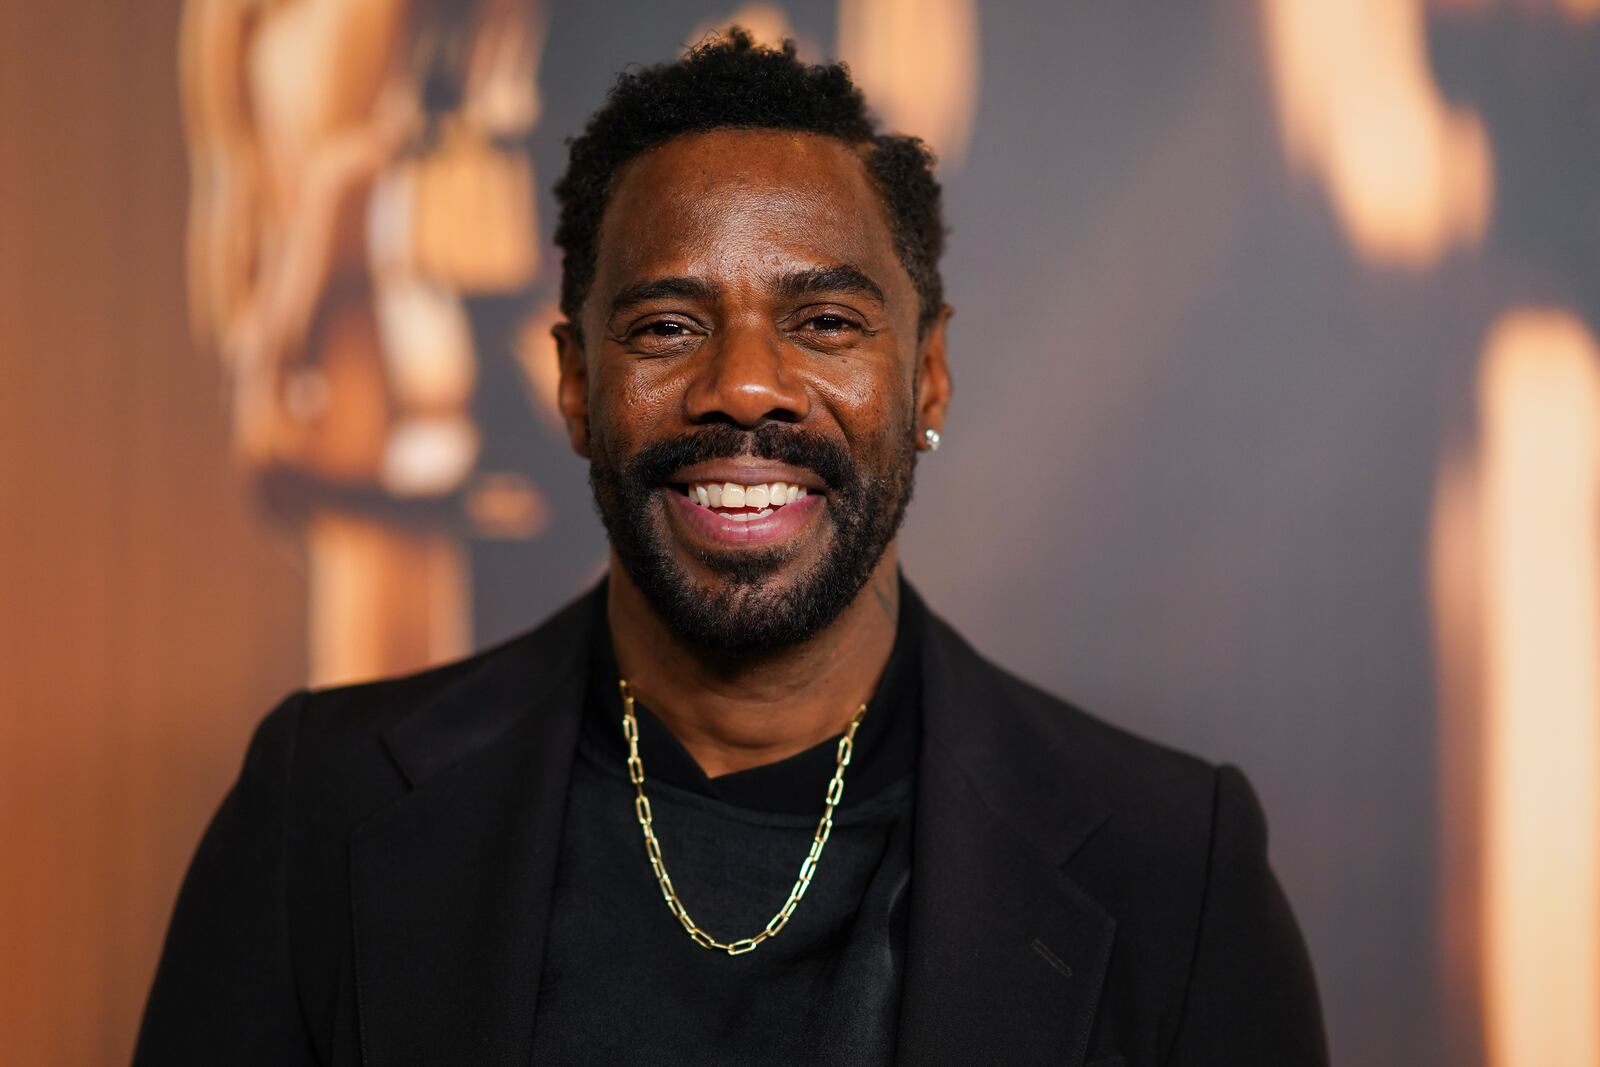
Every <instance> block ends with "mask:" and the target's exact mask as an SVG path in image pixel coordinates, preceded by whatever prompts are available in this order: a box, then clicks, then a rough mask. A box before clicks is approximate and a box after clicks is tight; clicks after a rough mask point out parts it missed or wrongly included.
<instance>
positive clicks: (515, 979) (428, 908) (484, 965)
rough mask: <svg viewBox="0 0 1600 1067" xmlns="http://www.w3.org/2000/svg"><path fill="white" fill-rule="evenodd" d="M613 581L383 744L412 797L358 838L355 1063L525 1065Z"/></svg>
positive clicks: (479, 662)
mask: <svg viewBox="0 0 1600 1067" xmlns="http://www.w3.org/2000/svg"><path fill="white" fill-rule="evenodd" d="M603 595H604V586H603V585H602V586H601V588H600V590H597V591H596V592H594V593H591V594H589V595H587V596H585V597H583V598H582V599H581V600H579V601H577V602H576V603H575V604H573V605H572V606H570V607H569V608H567V609H566V610H564V611H562V612H561V613H560V614H558V615H556V616H555V617H553V618H552V619H551V620H550V621H549V622H547V623H545V624H544V625H543V626H541V627H539V628H538V629H536V630H534V631H533V632H532V633H530V634H527V635H524V636H523V637H520V638H518V639H516V640H514V641H512V642H510V643H508V644H506V645H503V646H501V647H500V648H498V649H495V650H493V651H491V652H488V653H485V654H483V655H481V656H479V657H477V659H476V660H475V661H474V662H473V663H472V664H471V665H469V666H468V667H467V668H466V669H465V673H463V674H462V675H460V676H458V677H457V678H455V679H454V680H453V681H452V682H451V683H449V684H447V685H446V686H445V687H444V688H443V689H441V690H439V691H438V692H437V693H436V694H435V695H434V696H433V697H432V698H431V699H429V700H428V701H427V702H425V703H424V704H422V705H421V706H420V707H419V708H418V709H417V710H416V711H415V712H413V713H412V714H411V715H409V716H407V717H406V718H405V719H403V720H401V721H400V722H399V723H398V724H396V725H395V726H394V727H392V728H391V729H390V731H389V732H388V733H387V734H386V735H385V736H384V739H383V740H384V744H385V746H386V747H387V748H388V750H389V753H390V755H391V756H392V757H393V759H394V761H395V763H396V764H397V765H398V766H399V767H400V770H401V772H402V773H403V774H404V775H405V777H406V779H407V781H408V782H409V783H410V784H411V785H412V787H413V788H412V790H411V791H410V792H408V793H406V794H404V795H403V796H401V797H400V799H398V800H397V801H395V802H394V803H393V804H391V805H389V806H388V807H386V808H384V809H382V810H381V811H379V812H378V813H377V814H376V815H374V816H373V817H371V818H369V819H368V820H366V821H365V822H363V823H362V824H361V825H360V826H359V827H357V829H356V831H355V833H354V835H353V838H352V841H351V858H350V865H351V870H350V884H351V894H352V905H353V908H354V915H353V919H354V926H355V951H356V997H357V1000H356V1005H357V1012H358V1014H359V1018H360V1032H361V1042H362V1060H363V1063H364V1064H367V1065H368V1067H384V1065H392V1064H402V1063H407V1064H409V1063H499V1064H523V1063H528V1062H529V1061H530V1059H531V1057H532V1047H533V1046H532V1038H533V1018H534V1014H533V1013H534V1010H535V1005H536V1001H537V997H538V992H539V989H538V985H539V974H540V969H541V963H542V960H543V956H544V941H545V930H546V927H547V926H548V921H549V908H550V898H551V891H552V887H553V885H554V879H555V873H556V862H557V860H558V858H559V850H560V844H561V824H562V819H563V817H564V815H565V811H566V798H567V783H568V778H569V775H570V773H571V768H572V760H573V754H574V751H575V748H576V745H577V736H578V723H579V717H580V712H581V709H582V702H583V695H584V683H585V680H586V678H587V664H588V649H589V645H590V641H591V636H590V635H591V632H592V625H593V612H594V611H595V610H596V608H597V607H598V605H599V599H598V598H599V597H600V596H603Z"/></svg>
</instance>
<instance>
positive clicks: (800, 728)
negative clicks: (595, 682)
mask: <svg viewBox="0 0 1600 1067" xmlns="http://www.w3.org/2000/svg"><path fill="white" fill-rule="evenodd" d="M606 598H607V604H606V606H607V611H608V613H609V616H610V622H611V641H612V645H613V647H614V648H615V650H616V656H617V664H618V666H619V667H620V668H621V670H622V673H623V676H624V677H626V678H627V679H628V684H629V686H630V687H631V688H632V689H633V691H634V692H635V693H636V694H637V695H638V697H639V700H640V701H641V702H642V703H643V704H644V705H646V706H647V707H649V709H650V711H651V712H652V713H653V714H654V715H655V716H656V717H657V718H658V719H660V720H661V721H662V722H663V723H664V724H666V727H667V729H669V730H671V731H672V733H673V735H674V736H675V737H676V738H677V739H678V741H679V743H680V744H682V745H683V747H684V748H685V749H686V750H687V751H688V753H689V754H690V755H691V756H693V757H694V759H695V762H697V763H699V764H700V767H701V769H702V770H704V771H705V773H706V775H707V776H708V777H712V778H715V777H717V776H718V775H722V774H729V773H732V772H734V771H742V770H747V769H749V768H751V767H759V766H762V765H764V764H767V763H773V762H776V761H778V760H781V759H786V758H787V757H789V756H792V755H794V754H795V753H797V752H804V751H805V750H806V749H808V748H811V747H812V746H814V745H817V744H820V743H821V742H823V741H825V740H827V739H828V738H830V737H833V736H835V735H837V734H839V733H840V732H842V731H843V730H844V728H845V727H846V725H848V724H849V722H850V719H851V717H852V716H853V715H854V714H855V712H856V709H857V708H858V707H859V706H860V705H861V703H862V702H863V701H865V700H867V699H868V698H869V697H870V696H871V695H872V692H873V688H874V687H875V686H876V685H877V683H878V679H879V677H880V676H881V675H882V674H883V668H884V664H885V663H887V662H888V659H889V653H890V651H891V649H892V648H893V647H894V638H895V627H896V625H897V623H898V621H899V617H900V583H899V577H898V572H897V570H896V552H895V546H894V545H892V544H891V545H890V546H889V550H888V551H887V552H885V553H884V557H883V559H882V560H881V561H879V563H878V566H877V567H876V568H875V569H874V570H873V572H872V577H870V578H869V579H868V580H867V584H866V585H864V586H863V587H862V589H861V592H860V593H859V594H857V596H856V598H855V599H854V600H853V601H851V603H850V605H849V606H848V607H846V608H845V610H844V611H843V612H842V613H841V614H840V615H839V617H838V618H837V619H835V620H834V621H833V622H832V623H831V624H829V625H828V627H827V628H826V629H824V630H822V631H821V632H819V633H818V634H817V635H816V636H814V637H812V638H811V639H810V640H808V641H805V642H803V643H801V644H799V645H795V646H792V647H790V648H786V649H782V650H780V651H777V652H770V653H764V654H761V655H730V654H727V653H721V652H717V651H714V650H710V649H705V648H700V647H696V646H693V645H690V644H687V643H685V642H684V641H683V640H682V638H680V637H679V636H678V635H677V634H676V633H674V632H673V631H672V630H671V629H670V628H669V627H668V626H667V624H666V622H665V621H664V620H663V619H662V618H661V616H660V615H658V614H657V613H656V611H655V609H654V608H653V607H651V605H650V603H649V602H648V601H647V600H646V599H645V597H644V594H643V593H642V592H641V591H640V590H639V587H638V586H636V585H634V584H633V581H632V579H630V578H629V577H628V574H627V572H626V570H624V569H623V567H622V566H621V565H620V564H619V562H618V561H617V559H616V558H615V556H613V557H612V561H611V581H610V582H609V583H608V589H607V593H606Z"/></svg>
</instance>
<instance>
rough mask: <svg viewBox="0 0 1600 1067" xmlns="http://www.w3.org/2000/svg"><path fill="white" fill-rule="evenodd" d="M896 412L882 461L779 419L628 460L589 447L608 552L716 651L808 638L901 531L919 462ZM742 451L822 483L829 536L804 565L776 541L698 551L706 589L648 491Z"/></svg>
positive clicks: (766, 647) (668, 614)
mask: <svg viewBox="0 0 1600 1067" xmlns="http://www.w3.org/2000/svg"><path fill="white" fill-rule="evenodd" d="M904 421H905V423H906V425H904V426H897V427H894V428H893V431H892V435H891V436H890V437H889V438H888V440H889V446H888V452H889V455H888V456H886V457H885V460H886V464H885V469H884V470H882V471H881V472H873V471H864V470H861V469H859V468H858V467H857V466H856V465H855V464H853V463H852V462H851V459H850V454H849V453H848V452H847V451H846V450H845V449H844V448H843V446H841V445H838V444H835V443H834V442H832V441H830V440H828V439H827V438H825V437H823V436H821V435H819V434H816V433H812V432H810V431H808V430H797V429H792V428H788V427H786V426H784V425H783V424H781V423H766V424H763V425H762V426H760V427H758V428H757V429H755V430H741V429H738V428H737V427H734V426H730V425H727V424H718V425H714V426H709V427H707V428H706V429H703V430H695V431H692V432H690V433H686V434H683V435H681V436H679V437H674V438H672V439H670V440H667V441H661V442H658V443H656V444H653V445H650V446H648V447H646V448H644V449H643V450H641V451H640V452H639V454H638V455H636V456H634V457H633V458H632V459H630V460H628V461H627V462H625V463H618V462H615V461H614V460H613V459H612V458H611V456H610V455H609V454H608V453H607V451H606V450H605V448H604V447H592V448H591V455H592V456H593V457H594V458H593V460H592V461H591V462H590V464H589V485H590V487H591V488H592V489H593V490H594V499H595V506H596V508H597V509H598V510H599V512H600V521H601V522H603V523H604V524H605V527H606V533H607V535H608V536H609V537H610V539H611V547H612V548H613V549H615V551H616V553H617V558H618V559H620V560H621V561H622V566H623V567H624V569H626V570H627V572H628V576H629V577H630V578H632V579H633V582H634V584H635V585H637V586H638V587H639V588H640V590H642V591H643V592H644V595H645V598H646V599H647V600H649V601H650V604H651V606H652V607H654V608H655V610H656V612H657V613H658V614H659V615H660V616H661V617H662V618H663V619H664V620H666V623H667V625H668V626H670V627H671V628H672V629H673V631H674V632H676V633H677V634H679V635H680V636H681V637H683V639H684V640H685V641H687V642H689V643H690V644H694V645H699V646H703V647H706V648H710V649H714V650H717V651H721V652H732V653H743V654H759V653H764V652H771V651H775V650H778V649H782V648H789V647H791V646H793V645H797V644H799V643H801V642H803V641H805V640H807V639H809V638H811V637H812V636H814V635H815V634H817V633H818V632H819V631H821V630H822V629H823V628H824V627H826V626H827V625H828V624H829V623H831V622H833V620H834V619H836V618H838V617H839V614H840V612H842V611H844V609H845V608H846V607H847V606H848V605H849V604H850V602H851V601H852V600H854V599H855V598H856V594H858V593H860V592H861V587H862V586H864V585H865V584H866V582H867V579H868V578H869V577H871V575H872V571H873V569H874V568H875V567H877V565H878V561H879V560H881V559H882V558H883V553H884V551H885V550H886V549H887V548H888V547H889V542H890V541H892V540H893V539H894V535H895V534H896V533H897V532H898V531H899V529H900V523H901V521H902V520H903V519H904V518H905V513H906V505H907V504H909V503H910V502H911V491H912V484H913V474H914V471H915V468H916V449H915V447H914V445H913V442H912V438H911V430H910V420H909V419H907V420H904ZM600 444H602V442H598V441H593V442H591V445H592V446H593V445H600ZM739 456H754V457H757V458H759V459H768V460H773V461H775V462H778V463H786V464H789V465H791V466H796V467H800V468H803V469H806V470H809V471H811V472H812V473H814V474H816V475H817V476H818V477H819V478H821V479H822V481H823V483H824V484H825V485H826V486H827V488H828V489H829V491H830V496H829V500H828V518H829V521H831V523H832V525H833V540H832V543H831V545H830V546H829V550H828V551H827V553H826V554H825V555H824V557H823V558H822V560H821V561H820V562H819V563H817V564H816V565H814V566H813V567H812V568H811V572H810V573H808V574H795V573H792V568H791V567H789V558H788V556H789V554H788V553H787V552H786V551H785V550H783V549H781V548H772V549H765V550H759V549H758V550H754V551H751V550H737V551H729V552H715V551H706V550H701V551H700V552H699V553H698V558H699V560H700V562H702V563H704V564H705V565H706V566H707V567H709V568H710V569H712V570H713V571H715V572H716V573H717V574H718V575H720V576H721V577H722V579H723V581H724V583H725V584H724V587H723V588H722V589H720V590H717V591H716V592H714V593H713V592H710V591H708V590H704V589H701V588H700V587H698V586H696V585H695V584H694V582H693V581H692V580H691V579H690V577H689V575H688V574H687V573H685V572H684V570H683V568H682V567H681V566H680V565H679V564H678V562H677V561H676V560H675V559H674V558H673V555H672V552H671V551H670V550H669V548H668V547H667V538H668V534H667V531H666V529H665V528H664V523H665V522H666V519H665V516H663V515H662V514H661V512H660V509H659V508H658V507H656V506H655V504H654V501H655V499H656V494H657V493H658V492H659V491H660V490H661V489H662V487H663V486H664V485H665V484H666V482H667V479H668V478H669V477H670V476H671V475H672V474H673V473H674V472H676V471H678V470H681V469H682V468H684V467H687V466H690V465H691V464H695V463H703V462H705V461H707V460H713V459H731V458H735V457H739ZM786 569H788V570H789V571H790V573H787V574H785V576H784V581H783V583H782V585H781V587H780V588H779V589H778V590H774V591H767V592H765V593H764V592H763V591H762V588H761V587H762V584H763V582H765V581H766V580H768V579H770V578H771V577H773V576H774V575H776V574H778V573H779V572H780V571H784V570H786Z"/></svg>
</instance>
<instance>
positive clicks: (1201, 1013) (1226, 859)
mask: <svg viewBox="0 0 1600 1067" xmlns="http://www.w3.org/2000/svg"><path fill="white" fill-rule="evenodd" d="M1214 805H1215V810H1214V815H1213V819H1212V831H1211V832H1212V837H1211V856H1210V860H1209V862H1208V871H1207V878H1206V890H1205V900H1204V903H1203V905H1202V909H1201V917H1200V928H1199V934H1198V939H1197V942H1196V946H1195V956H1194V962H1193V965H1192V967H1191V969H1190V972H1189V982H1188V994H1187V1000H1186V1003H1185V1006H1184V1013H1183V1018H1182V1020H1181V1022H1180V1023H1179V1026H1178V1031H1177V1037H1176V1040H1175V1041H1174V1044H1173V1049H1172V1054H1171V1056H1170V1057H1169V1058H1168V1063H1169V1064H1170V1065H1171V1067H1213V1065H1215V1064H1221V1063H1226V1064H1229V1065H1230V1067H1256V1065H1261V1067H1326V1065H1327V1063H1328V1046H1327V1038H1326V1036H1325V1034H1324V1031H1323V1025H1322V1009H1321V1006H1320V1004H1319V1001H1318V997H1317V986H1316V979H1315V978H1314V976H1313V975H1312V971H1311V960H1310V957H1309V955H1308V954H1307V952H1306V945H1305V941H1304V939H1303V938H1302V937H1301V936H1300V929H1299V927H1298V926H1297V925H1296V923H1295V920H1294V915H1293V913H1292V912H1291V911H1290V910H1289V902H1288V900H1287V898H1285V896H1284V894H1283V889H1282V888H1281V887H1280V886H1279V885H1278V880H1277V878H1276V877H1275V876H1274V875H1273V873H1272V868H1271V867H1269V866H1268V864H1267V825H1266V818H1265V816H1264V815H1263V814H1262V811H1261V804H1260V802H1259V801H1257V800H1256V796H1255V792H1254V791H1253V790H1252V789H1251V788H1250V783H1249V782H1248V781H1246V780H1245V777H1244V775H1243V774H1241V773H1240V772H1239V771H1238V770H1237V769H1235V768H1233V767H1222V768H1221V769H1220V770H1219V771H1218V774H1217V784H1216V794H1215V800H1214Z"/></svg>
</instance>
